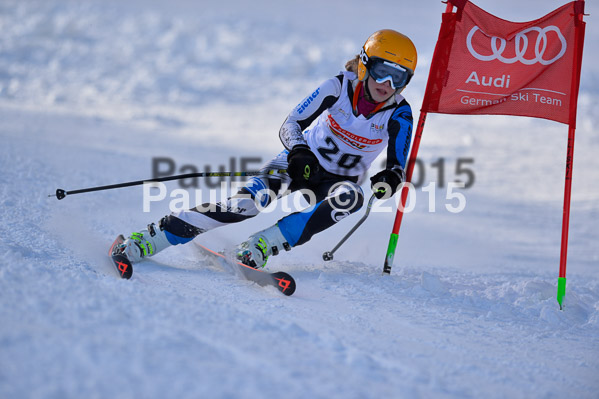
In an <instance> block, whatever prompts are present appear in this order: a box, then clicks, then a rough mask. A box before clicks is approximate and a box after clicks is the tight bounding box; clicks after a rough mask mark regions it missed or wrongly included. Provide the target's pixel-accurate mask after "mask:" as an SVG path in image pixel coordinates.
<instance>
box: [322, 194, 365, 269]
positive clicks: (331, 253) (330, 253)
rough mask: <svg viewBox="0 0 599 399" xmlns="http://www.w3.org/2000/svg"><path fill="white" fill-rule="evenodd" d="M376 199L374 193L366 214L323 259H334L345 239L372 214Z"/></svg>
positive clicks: (323, 255) (324, 254)
mask: <svg viewBox="0 0 599 399" xmlns="http://www.w3.org/2000/svg"><path fill="white" fill-rule="evenodd" d="M375 199H376V197H375V196H374V194H372V197H370V200H368V205H367V206H366V213H365V214H364V216H362V218H361V219H360V220H358V223H356V225H355V226H354V227H352V229H351V230H350V231H349V232H348V233H347V234H346V235H345V236H344V237H343V238H342V239H341V241H339V243H338V244H337V245H335V248H333V249H332V250H330V251H327V252H325V253H323V254H322V259H324V260H325V261H329V260H333V254H334V253H335V251H337V250H338V249H339V247H340V246H341V245H343V243H344V242H345V241H347V239H348V238H349V237H350V236H351V235H352V234H354V231H356V230H357V229H358V227H360V225H361V224H362V223H364V221H365V220H366V218H367V217H368V215H369V214H370V210H371V209H372V203H373V202H374V200H375Z"/></svg>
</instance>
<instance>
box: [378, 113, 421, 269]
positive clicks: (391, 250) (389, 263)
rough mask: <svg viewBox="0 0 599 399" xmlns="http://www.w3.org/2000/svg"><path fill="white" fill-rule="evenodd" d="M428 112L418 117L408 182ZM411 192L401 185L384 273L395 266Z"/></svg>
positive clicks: (407, 177) (407, 174)
mask: <svg viewBox="0 0 599 399" xmlns="http://www.w3.org/2000/svg"><path fill="white" fill-rule="evenodd" d="M426 115H427V113H426V112H422V111H421V112H420V117H419V118H418V126H417V127H416V135H415V137H414V144H413V145H412V149H411V150H410V158H409V160H408V170H407V171H406V182H410V181H412V173H413V172H414V165H415V164H416V158H417V156H418V148H419V147H420V140H421V139H422V131H423V130H424V123H425V122H426ZM409 192H410V190H409V187H407V184H406V185H402V187H401V206H398V207H397V213H396V214H395V223H393V230H392V231H391V237H390V238H389V245H388V246H387V256H385V265H384V266H383V275H385V274H387V275H389V274H391V267H392V266H393V257H394V256H395V249H396V248H397V240H398V238H399V228H400V227H401V219H402V218H403V210H404V208H405V206H406V202H407V200H408V193H409Z"/></svg>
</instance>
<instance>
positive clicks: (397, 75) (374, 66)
mask: <svg viewBox="0 0 599 399" xmlns="http://www.w3.org/2000/svg"><path fill="white" fill-rule="evenodd" d="M369 64H370V65H369V68H368V73H370V76H372V77H373V78H374V80H376V82H377V83H385V82H386V81H390V82H391V87H393V88H394V89H395V90H397V89H401V88H402V87H405V86H406V85H407V84H408V83H409V82H410V79H412V75H413V74H414V72H412V71H411V70H410V69H409V68H405V67H403V66H401V65H399V64H395V63H393V62H389V61H386V60H384V59H382V58H375V57H372V58H370V60H369Z"/></svg>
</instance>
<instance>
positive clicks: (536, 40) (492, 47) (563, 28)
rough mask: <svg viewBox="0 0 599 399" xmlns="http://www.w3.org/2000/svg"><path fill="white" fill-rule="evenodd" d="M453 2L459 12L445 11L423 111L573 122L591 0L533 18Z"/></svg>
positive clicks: (465, 2)
mask: <svg viewBox="0 0 599 399" xmlns="http://www.w3.org/2000/svg"><path fill="white" fill-rule="evenodd" d="M450 1H451V0H450ZM451 3H452V4H453V5H454V6H456V7H458V11H457V12H456V13H445V14H443V23H442V26H441V31H440V33H439V40H438V42H437V46H436V48H435V54H434V56H433V61H432V65H431V72H430V75H429V80H428V84H427V88H426V93H425V99H424V102H423V106H422V111H424V112H437V113H446V114H472V115H480V114H491V115H519V116H531V117H536V118H545V119H550V120H554V121H557V122H561V123H566V124H570V126H574V124H575V121H576V103H577V98H578V87H579V80H580V75H579V74H580V63H581V61H582V45H583V40H584V22H582V21H581V19H580V18H579V16H580V14H582V13H583V12H584V2H581V1H575V2H571V3H568V4H566V5H564V6H563V7H560V8H558V9H557V10H555V11H553V12H551V13H550V14H548V15H546V16H544V17H542V18H540V19H537V20H535V21H530V22H510V21H506V20H503V19H500V18H497V17H495V16H494V15H491V14H489V13H487V12H486V11H484V10H482V9H481V8H479V7H477V6H475V5H474V4H472V3H470V2H468V1H466V0H454V1H451ZM577 24H582V26H578V28H579V29H576V27H577Z"/></svg>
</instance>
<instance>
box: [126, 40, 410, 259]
mask: <svg viewBox="0 0 599 399" xmlns="http://www.w3.org/2000/svg"><path fill="white" fill-rule="evenodd" d="M416 62H417V54H416V48H415V47H414V44H413V43H412V41H411V40H410V39H409V38H408V37H407V36H405V35H403V34H401V33H399V32H396V31H394V30H390V29H385V30H380V31H377V32H375V33H374V34H372V35H371V36H370V37H369V38H368V40H367V41H366V43H365V44H364V46H363V47H362V50H361V52H360V54H359V55H356V56H355V58H353V59H351V60H350V61H348V62H347V64H346V65H345V68H346V70H345V71H343V72H341V73H340V74H339V75H337V76H335V77H333V78H331V79H329V80H327V81H325V82H324V83H322V84H321V85H320V86H319V87H318V88H317V89H316V90H315V91H314V92H312V93H311V94H310V95H309V96H308V97H306V98H305V99H304V100H303V101H302V102H301V103H300V104H299V105H298V106H297V107H296V108H295V109H293V110H292V111H291V113H290V114H289V116H288V117H287V119H286V120H285V122H284V123H283V125H282V127H281V129H280V131H279V137H280V139H281V142H282V143H283V145H284V147H285V149H284V150H283V151H282V152H281V153H280V154H278V155H277V156H276V157H275V158H274V159H272V160H271V161H270V162H268V163H266V165H264V166H263V168H262V169H261V172H263V173H262V174H261V175H260V176H257V177H254V178H252V179H251V180H249V181H248V182H247V184H246V185H245V186H244V187H243V188H242V189H241V190H240V191H239V192H238V193H237V194H236V195H233V196H232V197H230V198H228V199H227V200H226V201H224V202H219V203H217V204H203V205H201V206H198V207H196V208H193V209H189V210H186V211H178V212H174V213H172V214H170V215H167V216H165V217H163V218H162V219H161V220H160V221H159V222H158V223H151V224H149V225H148V227H147V229H144V230H141V231H139V232H135V233H132V234H131V235H130V236H129V237H128V238H127V239H126V241H125V242H124V243H123V244H122V245H121V246H120V247H119V248H118V249H117V251H118V252H119V253H123V254H124V255H125V256H126V257H127V258H128V259H129V260H130V261H131V262H132V263H135V262H139V261H142V260H144V259H145V258H146V257H149V256H152V255H154V254H156V253H158V252H160V251H162V250H163V249H165V248H167V247H170V246H172V245H177V244H184V243H187V242H189V241H191V240H192V239H194V238H195V237H196V236H197V235H199V234H201V233H204V232H206V231H208V230H211V229H214V228H217V227H220V226H223V225H226V224H229V223H236V222H240V221H243V220H246V219H249V218H252V217H253V216H255V215H257V214H258V213H259V206H258V205H260V206H261V207H265V206H267V205H268V204H269V203H270V202H271V201H272V200H274V199H275V198H280V197H281V196H283V195H286V194H288V193H290V192H294V191H297V190H302V192H303V193H304V197H305V198H306V199H308V200H309V201H310V202H311V203H310V205H311V206H310V207H309V208H307V209H305V210H303V211H301V212H296V213H292V214H290V215H288V216H286V217H283V218H282V219H281V220H279V221H278V222H277V223H276V224H274V225H273V226H270V227H268V228H266V229H264V230H262V231H259V232H257V233H255V234H253V235H251V236H250V237H249V238H248V239H247V240H246V241H244V242H243V243H241V244H240V245H239V246H238V247H237V249H236V256H237V258H238V259H239V260H240V261H241V262H243V263H244V264H246V265H249V266H251V267H254V268H261V267H264V265H265V264H266V261H267V259H268V257H269V256H271V255H277V254H278V253H279V252H280V251H282V250H285V251H289V250H290V249H291V248H293V247H295V246H298V245H301V244H304V243H306V242H307V241H309V240H310V239H311V238H312V236H313V235H314V234H316V233H319V232H321V231H323V230H325V229H327V228H329V227H331V226H333V225H334V224H335V223H337V222H338V221H339V220H341V219H342V218H344V217H346V216H348V215H349V214H351V213H354V212H356V211H357V210H359V209H360V207H361V206H362V204H363V202H364V194H363V192H362V190H361V188H360V186H359V185H358V184H357V182H358V179H359V177H360V176H361V175H362V174H364V173H366V172H367V171H368V168H369V167H370V165H371V163H372V162H373V161H374V160H375V158H376V157H377V156H378V155H379V154H380V153H381V152H382V151H383V150H384V149H385V147H387V163H386V168H385V169H384V170H382V171H380V172H378V173H377V174H375V175H374V176H373V177H371V179H370V180H371V185H372V187H373V192H374V195H375V196H376V197H377V198H379V199H381V198H389V197H390V196H392V195H393V194H394V193H395V192H396V191H397V188H398V185H399V184H400V183H401V182H402V181H403V180H404V178H405V173H404V168H405V166H406V158H407V154H408V150H409V147H410V141H411V136H412V124H413V122H412V111H411V108H410V106H409V104H408V103H407V101H406V100H405V99H404V98H403V96H402V95H401V94H400V93H401V92H402V91H403V89H404V88H405V87H406V85H407V84H408V83H409V82H410V79H411V78H412V76H413V74H414V70H415V68H416ZM314 121H316V123H315V124H314V125H313V126H311V125H312V122H314ZM281 170H286V173H282V172H279V171H281ZM209 205H211V206H209Z"/></svg>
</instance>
